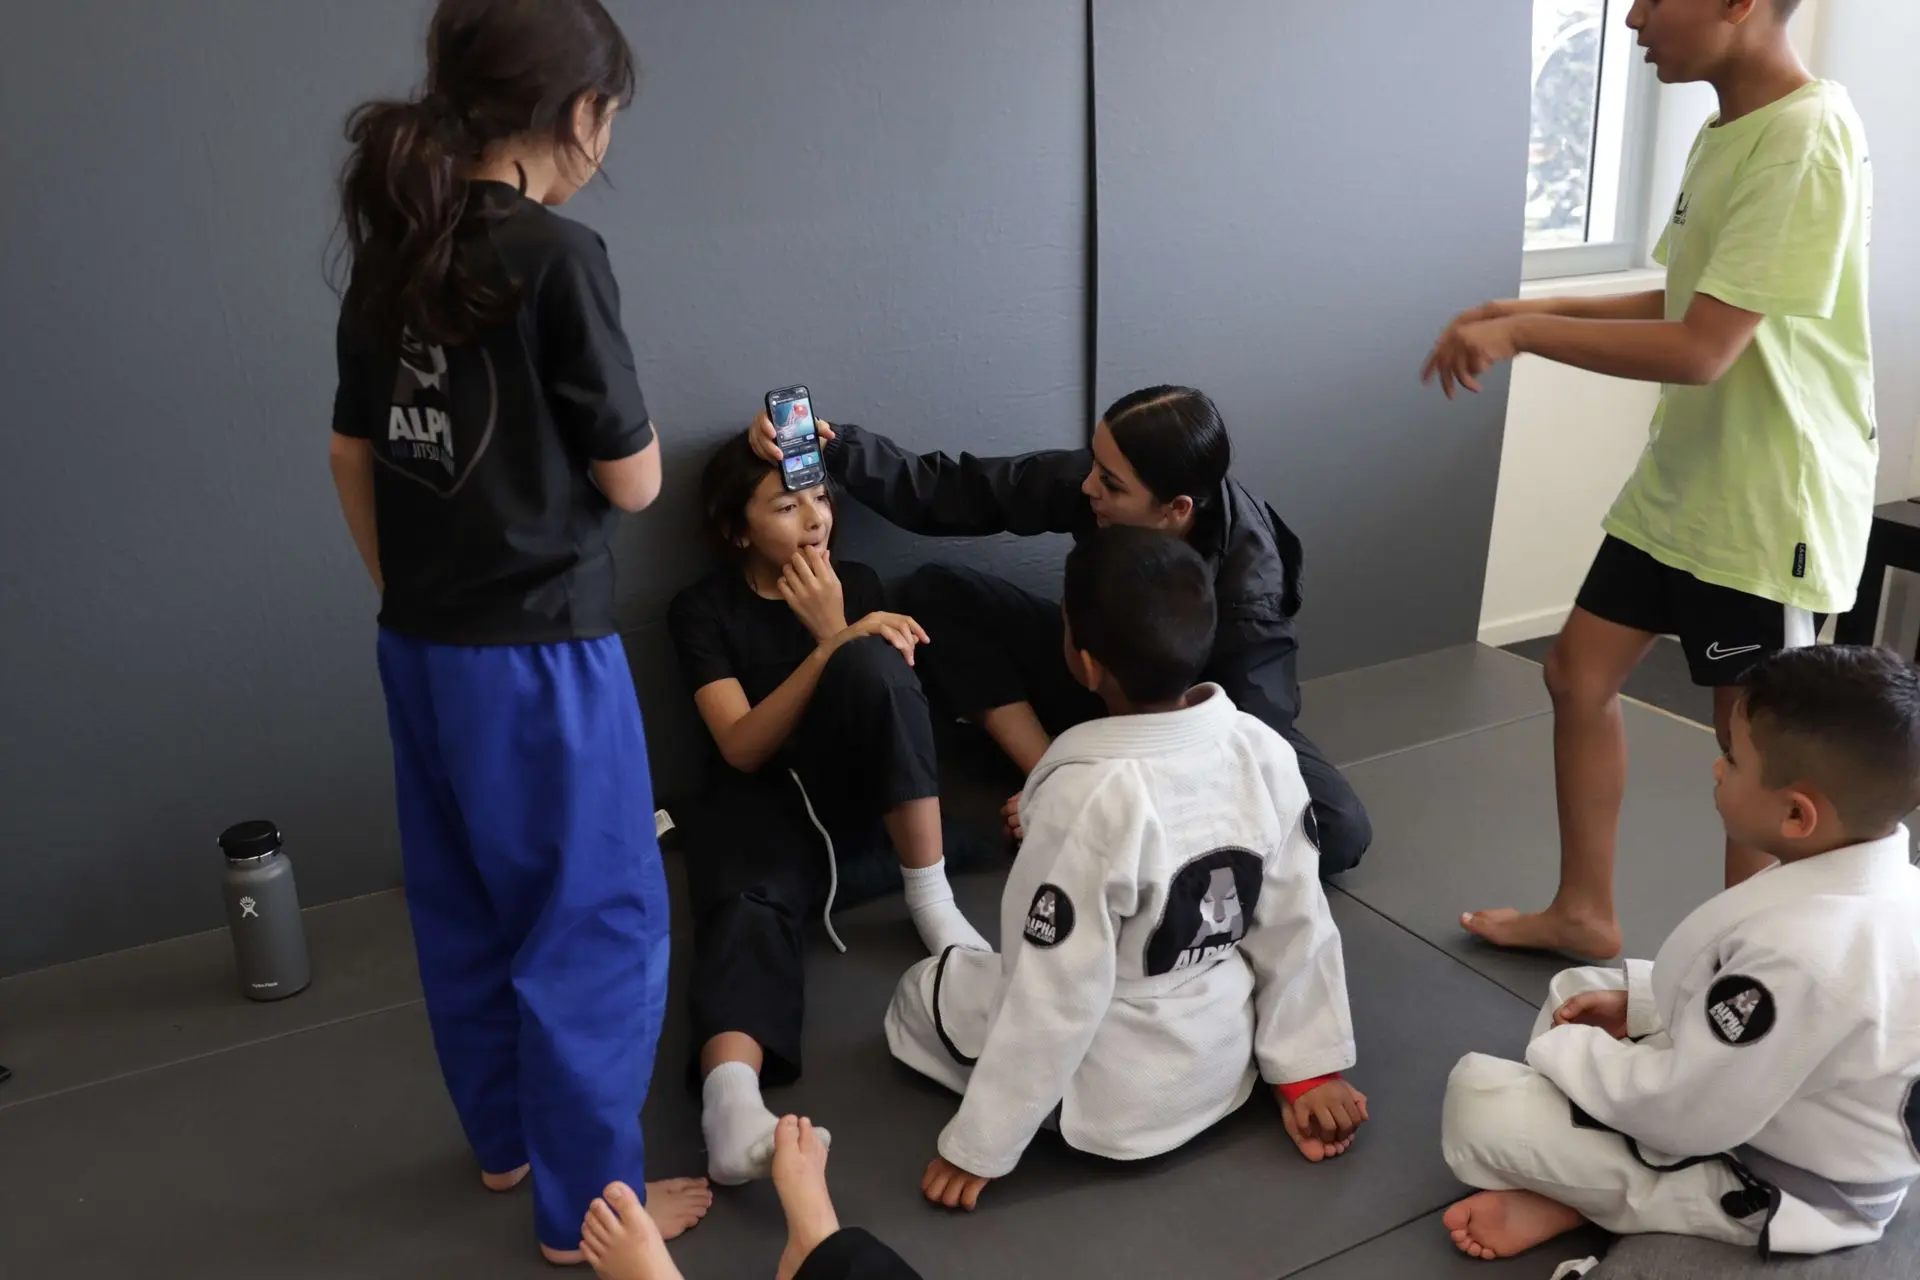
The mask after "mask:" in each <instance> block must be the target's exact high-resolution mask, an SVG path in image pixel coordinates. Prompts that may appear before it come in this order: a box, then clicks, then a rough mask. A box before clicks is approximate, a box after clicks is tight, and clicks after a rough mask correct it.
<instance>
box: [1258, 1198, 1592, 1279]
mask: <svg viewBox="0 0 1920 1280" xmlns="http://www.w3.org/2000/svg"><path fill="white" fill-rule="evenodd" d="M1606 1247H1607V1237H1606V1233H1604V1232H1602V1231H1598V1230H1595V1229H1593V1228H1588V1229H1586V1230H1584V1231H1576V1232H1574V1233H1573V1234H1572V1235H1567V1236H1562V1237H1561V1238H1560V1239H1558V1240H1556V1241H1553V1242H1552V1243H1550V1244H1547V1245H1543V1246H1541V1247H1540V1248H1538V1249H1535V1250H1533V1251H1532V1252H1529V1253H1525V1254H1522V1255H1521V1256H1519V1257H1517V1258H1502V1259H1500V1260H1499V1261H1497V1262H1483V1261H1481V1260H1479V1259H1476V1258H1469V1257H1467V1255H1465V1254H1464V1253H1461V1252H1460V1251H1459V1250H1458V1249H1456V1248H1454V1247H1453V1242H1452V1240H1451V1238H1450V1237H1449V1236H1448V1235H1447V1229H1446V1227H1445V1226H1444V1225H1443V1224H1442V1223H1441V1221H1440V1214H1439V1213H1432V1214H1428V1215H1427V1216H1426V1217H1424V1218H1421V1219H1419V1220H1418V1221H1416V1222H1409V1223H1408V1224H1407V1225H1406V1226H1404V1227H1401V1228H1399V1229H1398V1230H1395V1231H1390V1232H1388V1233H1387V1234H1386V1235H1383V1236H1381V1237H1379V1238H1378V1239H1375V1240H1369V1241H1367V1242H1366V1243H1365V1244H1363V1245H1361V1246H1360V1247H1359V1248H1357V1249H1351V1250H1349V1251H1348V1252H1346V1253H1343V1254H1341V1255H1340V1256H1339V1257H1337V1258H1329V1259H1328V1260H1327V1261H1325V1262H1322V1263H1320V1264H1319V1265H1318V1266H1313V1267H1308V1268H1307V1269H1306V1270H1305V1271H1301V1272H1296V1273H1295V1275H1294V1277H1293V1280H1398V1278H1399V1277H1405V1278H1406V1280H1548V1278H1549V1277H1550V1276H1552V1275H1553V1273H1554V1271H1555V1270H1556V1269H1557V1268H1558V1267H1559V1266H1560V1264H1561V1263H1562V1262H1566V1261H1568V1260H1569V1259H1574V1258H1591V1257H1598V1256H1600V1254H1601V1253H1602V1252H1603V1251H1604V1250H1605V1249H1606Z"/></svg>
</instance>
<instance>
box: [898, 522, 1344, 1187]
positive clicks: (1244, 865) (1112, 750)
mask: <svg viewBox="0 0 1920 1280" xmlns="http://www.w3.org/2000/svg"><path fill="white" fill-rule="evenodd" d="M1064 612H1065V615H1066V617H1065V621H1066V646H1067V663H1068V666H1069V667H1070V668H1071V669H1072V670H1073V671H1074V673H1075V675H1076V677H1077V678H1078V679H1079V680H1080V682H1081V683H1082V684H1084V685H1086V686H1087V687H1088V688H1089V689H1092V690H1094V691H1096V692H1097V693H1099V694H1100V695H1101V697H1102V698H1103V699H1105V701H1106V704H1107V707H1108V709H1109V711H1110V713H1111V714H1110V716H1109V718H1107V719H1104V720H1095V721H1092V722H1091V723H1088V724H1083V725H1080V726H1079V727H1077V728H1074V729H1071V730H1069V731H1068V732H1066V733H1064V734H1062V735H1061V736H1060V737H1059V738H1058V739H1056V740H1055V742H1054V743H1053V746H1052V748H1051V749H1049V750H1048V752H1047V753H1046V756H1045V757H1044V758H1043V759H1042V760H1041V761H1040V763H1039V765H1038V766H1037V767H1036V768H1035V769H1034V770H1033V773H1032V775H1031V776H1030V777H1029V778H1028V780H1027V789H1026V792H1025V794H1024V795H1023V796H1022V798H1021V803H1020V817H1021V821H1022V823H1023V825H1024V826H1025V828H1026V835H1025V840H1024V842H1023V844H1022V845H1021V849H1020V855H1019V858H1018V859H1017V860H1016V861H1015V863H1014V866H1013V870H1012V873H1011V874H1010V875H1009V876H1008V879H1007V886H1006V892H1005V894H1004V896H1003V897H1002V899H1001V906H1000V936H1001V938H1002V939H1003V940H1004V947H1005V955H1004V956H1002V955H996V954H994V953H992V952H987V951H968V950H963V949H961V948H958V947H949V948H948V949H947V950H946V951H945V952H944V953H943V954H942V955H940V956H938V957H935V958H932V959H929V960H926V961H923V962H922V963H920V964H918V965H916V966H914V968H912V969H910V970H909V971H908V972H907V975H906V977H905V978H903V979H902V980H901V982H900V987H899V990H898V991H897V992H896V993H895V995H894V998H893V1004H892V1007H891V1008H889V1009H888V1011H887V1042H888V1044H889V1045H891V1046H892V1049H893V1053H894V1056H895V1057H897V1058H899V1059H900V1061H902V1062H904V1063H906V1064H907V1065H908V1066H910V1067H912V1068H914V1069H915V1070H917V1071H920V1072H922V1073H923V1074H925V1075H927V1076H930V1077H932V1078H933V1079H935V1080H937V1081H939V1082H940V1083H942V1084H945V1085H947V1086H948V1087H949V1088H951V1089H954V1090H956V1091H958V1092H961V1093H963V1094H964V1095H965V1096H964V1098H963V1099H962V1101H961V1103H960V1111H959V1114H958V1115H956V1116H955V1117H954V1118H953V1121H952V1123H950V1124H948V1125H947V1127H946V1129H945V1130H944V1131H943V1132H942V1133H941V1135H940V1142H939V1153H940V1155H939V1158H938V1159H936V1160H935V1161H934V1162H933V1163H932V1164H931V1165H930V1166H929V1167H928V1169H927V1173H926V1176H925V1178H924V1179H923V1180H922V1182H921V1188H922V1190H923V1191H924V1192H925V1194H926V1196H927V1198H928V1199H929V1200H932V1201H935V1202H937V1203H940V1204H945V1205H947V1206H948V1207H950V1208H951V1207H964V1208H967V1209H972V1208H973V1207H974V1204H975V1202H976V1201H977V1200H978V1198H979V1195H980V1191H981V1189H982V1188H983V1187H984V1186H985V1185H986V1184H987V1182H988V1181H989V1180H991V1179H993V1178H998V1177H1002V1176H1004V1175H1005V1174H1007V1173H1009V1172H1011V1171H1012V1169H1013V1167H1014V1165H1015V1164H1016V1163H1017V1162H1018V1161H1019V1159H1020V1154H1021V1152H1023V1151H1025V1150H1026V1147H1027V1143H1028V1142H1030V1141H1031V1140H1032V1138H1033V1135H1034V1132H1035V1131H1036V1130H1038V1129H1039V1128H1040V1127H1041V1125H1043V1124H1046V1123H1048V1122H1049V1121H1050V1120H1055V1121H1057V1123H1058V1126H1059V1130H1060V1134H1061V1136H1062V1137H1064V1138H1065V1139H1066V1141H1067V1143H1068V1144H1069V1145H1071V1146H1073V1147H1076V1148H1078V1149H1079V1150H1082V1151H1087V1152H1091V1153H1092V1154H1094V1155H1099V1156H1106V1157H1108V1158H1110V1159H1115V1160H1137V1159H1142V1158H1144V1157H1147V1156H1155V1155H1160V1154H1161V1153H1163V1152H1166V1151H1171V1150H1172V1149H1174V1148H1175V1147H1178V1146H1180V1145H1181V1144H1182V1143H1184V1142H1186V1141H1187V1140H1188V1139H1190V1138H1192V1137H1193V1136H1194V1135H1196V1134H1198V1133H1200V1132H1201V1131H1202V1130H1204V1129H1206V1128H1207V1127H1208V1126H1210V1125H1212V1124H1214V1123H1215V1122H1216V1121H1218V1120H1220V1119H1222V1118H1223V1117H1225V1116H1227V1115H1230V1114H1231V1113H1232V1112H1233V1111H1235V1110H1236V1109H1237V1108H1238V1107H1239V1106H1240V1105H1241V1104H1242V1103H1244V1102H1245V1101H1246V1100H1247V1098H1248V1097H1249V1096H1250V1095H1251V1094H1252V1092H1253V1087H1254V1082H1255V1079H1256V1076H1257V1077H1262V1078H1264V1079H1265V1080H1267V1081H1268V1082H1269V1083H1270V1084H1272V1085H1273V1086H1274V1088H1275V1090H1276V1091H1277V1092H1278V1093H1279V1094H1280V1095H1281V1097H1282V1099H1283V1105H1282V1108H1281V1114H1282V1116H1283V1117H1284V1118H1285V1124H1286V1130H1287V1133H1288V1135H1289V1136H1290V1137H1292V1139H1293V1140H1294V1142H1295V1143H1297V1144H1298V1145H1299V1147H1300V1150H1301V1151H1302V1152H1303V1153H1304V1154H1305V1155H1306V1157H1307V1158H1308V1159H1310V1160H1321V1159H1324V1158H1326V1157H1329V1156H1337V1155H1339V1154H1341V1153H1342V1152H1344V1151H1345V1150H1346V1149H1347V1147H1348V1145H1349V1144H1350V1143H1351V1142H1352V1141H1353V1133H1354V1130H1355V1129H1356V1128H1357V1127H1358V1126H1359V1125H1360V1123H1361V1122H1362V1121H1364V1120H1365V1119H1366V1118H1367V1105H1366V1099H1365V1098H1364V1097H1363V1096H1361V1095H1360V1094H1359V1093H1358V1092H1357V1091H1355V1090H1354V1089H1353V1087H1352V1086H1350V1085H1348V1084H1347V1083H1346V1082H1345V1081H1344V1080H1342V1079H1340V1077H1339V1075H1338V1073H1339V1072H1340V1071H1342V1070H1344V1069H1346V1068H1348V1067H1351V1066H1352V1065H1353V1062H1354V1045H1353V1027H1352V1022H1351V1019H1350V1017H1349V1014H1348V1010H1347V984H1346V970H1345V966H1344V964H1343V961H1342V958H1341V954H1340V934H1339V931H1338V930H1337V929H1336V928H1335V927H1334V923H1333V918H1332V916H1331V915H1330V914H1329V912H1328V910H1327V901H1326V897H1325V895H1324V894H1323V893H1322V891H1321V888H1320V881H1319V853H1318V851H1317V850H1316V849H1315V848H1314V843H1313V839H1314V832H1313V829H1312V825H1311V824H1312V818H1311V813H1312V810H1311V809H1310V808H1309V804H1308V795H1307V788H1306V784H1305V783H1304V782H1302V781H1301V778H1300V770H1299V766H1298V763H1297V762H1296V760H1295V758H1294V754H1293V748H1291V747H1290V746H1288V745H1287V742H1286V740H1285V739H1284V738H1282V737H1281V736H1280V735H1279V734H1277V733H1275V732H1274V731H1273V730H1272V729H1269V728H1268V727H1267V726H1266V725H1264V724H1262V723H1261V722H1260V721H1258V720H1256V719H1254V718H1253V717H1252V716H1250V715H1244V714H1242V713H1241V712H1239V711H1237V710H1235V709H1234V706H1233V703H1232V702H1231V701H1229V700H1228V698H1227V695H1226V694H1225V693H1224V692H1223V691H1222V690H1220V689H1219V688H1217V687H1214V686H1211V685H1207V686H1202V687H1200V688H1192V687H1191V686H1192V682H1193V681H1194V680H1195V679H1196V678H1197V676H1198V674H1199V672H1200V670H1201V666H1202V664H1203V663H1204V662H1205V661H1206V659H1207V655H1208V653H1209V652H1210V650H1211V648H1212V645H1213V632H1214V600H1213V586H1212V574H1211V573H1210V572H1209V571H1208V569H1207V566H1206V563H1205V562H1204V561H1203V560H1202V559H1201V558H1200V555H1199V554H1198V553H1197V552H1195V551H1194V550H1193V549H1192V548H1191V547H1190V546H1188V545H1187V544H1186V543H1185V542H1182V541H1180V540H1179V539H1177V538H1173V537H1169V536H1167V535H1166V534H1162V533H1156V532H1153V531H1151V530H1146V529H1136V528H1119V527H1114V528H1109V529H1104V530H1100V531H1099V532H1097V533H1095V534H1093V535H1091V536H1089V537H1087V538H1085V539H1083V540H1082V541H1081V542H1080V543H1079V545H1078V546H1076V547H1075V548H1074V550H1073V552H1072V554H1071V555H1069V556H1068V558H1067V572H1066V592H1065V601H1064ZM937 642H938V641H937V638H936V643H937Z"/></svg>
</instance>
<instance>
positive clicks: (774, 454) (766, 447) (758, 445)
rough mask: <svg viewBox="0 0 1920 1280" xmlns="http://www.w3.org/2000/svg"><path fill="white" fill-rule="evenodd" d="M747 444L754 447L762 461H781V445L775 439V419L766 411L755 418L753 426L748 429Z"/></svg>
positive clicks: (762, 411) (763, 410)
mask: <svg viewBox="0 0 1920 1280" xmlns="http://www.w3.org/2000/svg"><path fill="white" fill-rule="evenodd" d="M747 442H748V443H749V444H751V445H752V446H753V451H754V452H755V453H757V454H759V455H760V457H761V459H762V460H764V461H766V462H774V463H777V462H779V461H780V443H779V441H777V440H775V439H774V435H773V419H772V418H769V417H768V416H767V411H766V410H765V409H762V410H761V411H760V412H759V413H757V414H755V415H754V416H753V422H752V424H751V425H750V426H748V427H747Z"/></svg>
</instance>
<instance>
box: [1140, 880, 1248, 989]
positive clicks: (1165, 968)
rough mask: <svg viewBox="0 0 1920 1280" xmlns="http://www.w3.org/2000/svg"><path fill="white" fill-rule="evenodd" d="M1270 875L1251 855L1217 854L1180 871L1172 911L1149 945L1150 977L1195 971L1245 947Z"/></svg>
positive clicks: (1171, 888) (1170, 898)
mask: <svg viewBox="0 0 1920 1280" xmlns="http://www.w3.org/2000/svg"><path fill="white" fill-rule="evenodd" d="M1265 871H1266V863H1264V862H1263V861H1262V860H1261V858H1260V855H1259V854H1257V853H1254V852H1252V851H1251V850H1248V849H1215V850H1214V851H1213V852H1212V853H1203V854H1201V855H1200V856H1199V857H1197V858H1195V859H1194V860H1193V861H1192V862H1189V863H1188V864H1187V865H1186V866H1184V867H1182V868H1180V870H1178V871H1176V872H1174V874H1173V879H1172V880H1170V881H1169V882H1168V883H1167V905H1166V909H1165V911H1164V912H1163V913H1162V914H1161V916H1160V923H1159V925H1158V926H1157V927H1156V928H1155V929H1154V931H1153V936H1152V937H1151V938H1149V939H1148V940H1147V955H1146V970H1147V972H1148V973H1149V974H1152V975H1158V974H1162V973H1172V972H1173V971H1174V970H1175V969H1190V968H1192V967H1193V966H1194V965H1197V964H1202V963H1204V962H1206V961H1207V960H1210V959H1212V958H1213V957H1214V956H1217V955H1219V954H1221V953H1222V952H1225V951H1229V950H1231V949H1232V948H1234V947H1237V946H1239V945H1240V939H1242V938H1244V937H1246V936H1247V930H1248V929H1250V928H1252V927H1253V909H1254V908H1255V907H1256V906H1258V905H1259V903H1260V881H1261V878H1262V876H1263V875H1264V874H1265Z"/></svg>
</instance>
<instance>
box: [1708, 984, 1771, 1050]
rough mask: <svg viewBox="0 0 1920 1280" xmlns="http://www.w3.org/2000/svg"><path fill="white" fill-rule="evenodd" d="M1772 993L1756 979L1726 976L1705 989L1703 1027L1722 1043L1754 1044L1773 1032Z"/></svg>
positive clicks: (1735, 1044) (1736, 1045)
mask: <svg viewBox="0 0 1920 1280" xmlns="http://www.w3.org/2000/svg"><path fill="white" fill-rule="evenodd" d="M1776 1012H1777V1011H1776V1010H1775V1008H1774V1004H1773V993H1772V992H1771V991H1769V990H1767V989H1766V988H1765V987H1764V986H1762V985H1761V984H1760V982H1759V980H1758V979H1755V978H1749V977H1746V976H1745V975H1743V974H1738V973H1730V974H1728V975H1727V976H1726V977H1724V978H1721V979H1719V980H1718V981H1716V982H1715V983H1714V984H1713V985H1712V986H1711V987H1709V988H1708V989H1707V1026H1708V1028H1709V1029H1710V1030H1712V1032H1713V1034H1714V1036H1715V1038H1716V1039H1718V1040H1719V1041H1720V1043H1722V1044H1730V1045H1733V1046H1734V1047H1735V1048H1738V1047H1739V1046H1741V1045H1748V1044H1756V1043H1758V1042H1759V1041H1761V1040H1763V1039H1765V1038H1766V1034H1767V1032H1769V1031H1771V1030H1773V1021H1774V1018H1775V1016H1776Z"/></svg>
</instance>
